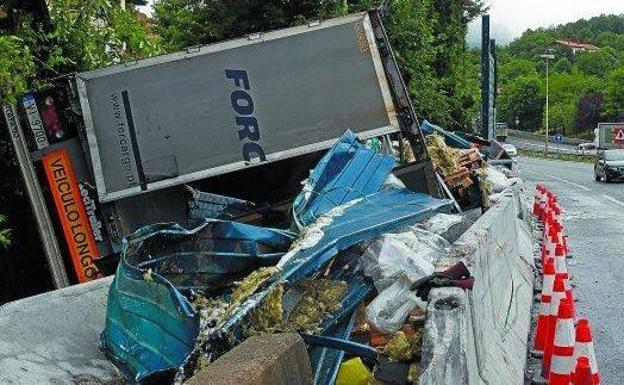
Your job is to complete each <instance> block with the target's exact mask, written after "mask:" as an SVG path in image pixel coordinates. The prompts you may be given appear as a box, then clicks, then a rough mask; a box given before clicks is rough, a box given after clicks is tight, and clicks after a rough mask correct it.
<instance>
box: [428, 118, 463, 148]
mask: <svg viewBox="0 0 624 385" xmlns="http://www.w3.org/2000/svg"><path fill="white" fill-rule="evenodd" d="M420 129H421V130H422V132H423V133H424V134H425V135H431V134H433V133H438V134H440V135H442V136H443V137H444V141H445V142H446V144H447V145H449V146H451V147H455V148H462V149H470V148H472V143H471V142H469V141H467V140H466V139H464V138H462V137H461V136H459V135H457V134H455V133H453V132H450V131H446V130H445V129H443V128H442V127H440V126H438V125H435V124H432V123H430V122H429V121H427V120H425V121H423V122H422V123H421V125H420Z"/></svg>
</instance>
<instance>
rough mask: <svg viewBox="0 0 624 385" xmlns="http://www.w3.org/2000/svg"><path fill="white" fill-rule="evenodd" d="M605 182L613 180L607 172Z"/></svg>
mask: <svg viewBox="0 0 624 385" xmlns="http://www.w3.org/2000/svg"><path fill="white" fill-rule="evenodd" d="M605 182H607V183H609V182H611V177H609V175H607V174H606V173H605Z"/></svg>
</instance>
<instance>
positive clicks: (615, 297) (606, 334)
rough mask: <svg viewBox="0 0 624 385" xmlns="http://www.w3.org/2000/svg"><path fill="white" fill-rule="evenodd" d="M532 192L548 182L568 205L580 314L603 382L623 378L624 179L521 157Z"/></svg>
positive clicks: (588, 167) (566, 212)
mask: <svg viewBox="0 0 624 385" xmlns="http://www.w3.org/2000/svg"><path fill="white" fill-rule="evenodd" d="M519 167H520V174H521V176H522V177H523V178H524V179H525V180H526V181H527V185H528V187H529V189H530V191H531V192H533V191H534V185H535V184H536V183H541V184H544V185H545V186H546V187H548V188H549V189H550V190H552V191H553V192H555V193H556V194H557V196H558V199H559V202H560V204H561V205H562V207H563V210H564V211H563V214H562V218H563V222H564V229H565V231H566V232H567V234H568V235H569V237H570V248H571V253H572V254H573V255H574V258H573V259H572V260H569V269H570V271H571V274H572V276H573V277H572V284H573V285H575V286H576V288H575V295H576V298H577V301H578V302H577V303H576V310H577V317H587V318H588V319H589V321H590V323H591V325H592V328H593V337H594V345H595V349H596V356H597V359H598V367H599V369H600V372H601V375H602V378H603V380H602V381H601V383H602V384H621V383H622V378H624V183H609V184H606V183H603V182H596V181H594V174H593V165H591V164H587V163H576V162H560V161H552V160H543V159H535V158H522V157H521V158H519Z"/></svg>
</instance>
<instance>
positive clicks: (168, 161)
mask: <svg viewBox="0 0 624 385" xmlns="http://www.w3.org/2000/svg"><path fill="white" fill-rule="evenodd" d="M55 85H56V87H54V88H53V89H50V90H46V91H43V92H38V93H32V94H28V95H26V96H24V98H22V99H21V100H20V103H18V105H16V106H5V107H4V108H3V112H4V118H5V121H6V123H7V126H8V127H9V129H10V131H11V134H12V135H11V137H12V138H13V144H14V146H15V149H16V152H17V153H18V154H21V157H20V162H21V163H22V173H23V175H24V178H25V180H26V182H27V186H28V188H29V196H30V198H31V201H32V204H33V207H34V208H35V213H36V215H37V218H38V221H39V223H40V224H42V225H41V226H40V227H41V229H42V230H41V231H42V237H43V238H44V239H45V240H46V242H45V244H46V253H47V257H48V261H49V262H50V266H52V270H55V271H53V273H54V274H56V276H60V277H62V276H63V274H64V272H61V273H59V271H58V270H59V269H60V268H62V266H63V263H64V264H67V265H70V264H71V265H73V269H74V270H75V277H76V278H77V280H78V281H87V280H90V279H93V278H96V277H98V276H102V275H105V274H107V273H109V272H112V269H111V266H114V265H115V263H116V259H115V258H114V256H115V255H117V254H118V253H119V251H120V250H121V240H122V238H123V237H124V236H126V235H128V234H130V233H132V232H134V231H135V230H137V229H138V228H140V227H142V226H144V225H146V224H150V223H156V222H170V221H172V222H177V223H180V224H181V225H183V226H184V225H187V224H188V223H189V221H190V220H191V218H190V217H191V216H192V215H191V214H189V213H190V212H192V207H190V206H192V204H189V203H188V201H189V199H190V200H192V196H191V197H189V194H191V193H190V192H189V191H191V192H193V191H195V192H196V191H198V190H203V191H209V192H211V193H214V194H221V195H227V196H230V197H233V198H237V199H240V200H241V202H243V201H252V202H256V205H255V206H254V208H253V210H251V212H250V211H247V212H246V213H245V217H244V218H242V219H241V218H239V219H241V220H243V221H247V222H256V223H259V224H263V225H275V224H277V223H280V221H281V222H284V221H285V218H286V216H287V215H288V209H289V207H290V203H291V202H292V198H293V197H294V196H295V195H296V194H297V192H298V191H299V188H300V181H301V180H304V179H305V178H306V177H307V175H308V174H309V172H310V168H311V167H313V166H314V165H315V164H316V162H317V161H318V160H319V159H320V158H321V156H322V155H323V152H324V150H326V149H327V148H329V147H330V146H331V145H332V143H334V141H335V140H336V139H337V138H339V137H340V136H341V135H342V133H343V132H345V130H347V129H350V130H352V131H353V132H355V133H356V134H357V135H358V136H359V137H360V138H362V139H367V138H372V137H379V136H390V137H391V139H393V140H399V141H402V140H403V139H407V140H409V143H410V145H411V147H412V148H411V150H412V151H413V154H414V155H415V162H413V163H412V164H408V165H404V166H401V169H400V170H397V171H395V174H396V175H398V176H399V177H400V178H401V179H402V180H403V182H404V183H405V184H406V185H407V186H408V187H409V188H411V189H412V190H415V191H421V192H427V193H429V194H432V195H434V196H440V187H439V185H438V182H437V181H436V177H435V173H434V170H433V167H432V165H431V163H430V161H429V159H428V156H427V153H426V148H425V146H424V140H423V136H422V134H421V132H420V130H419V128H418V121H417V119H416V116H415V114H414V111H413V107H412V105H411V103H410V100H409V96H408V94H407V91H406V88H405V85H404V83H403V81H402V79H401V76H400V73H399V69H398V66H397V63H396V61H395V59H394V56H393V53H392V50H391V47H390V44H389V42H388V38H387V36H386V33H385V31H384V27H383V25H382V21H381V17H380V14H379V12H378V11H376V10H373V11H370V12H365V13H358V14H353V15H349V16H345V17H341V18H336V19H331V20H326V21H322V22H316V23H311V24H308V25H303V26H298V27H293V28H288V29H283V30H279V31H275V32H268V33H258V34H254V35H250V36H248V37H245V38H242V39H237V40H232V41H226V42H222V43H218V44H213V45H207V46H201V47H193V48H188V49H186V50H184V51H180V52H176V53H172V54H169V55H165V56H159V57H154V58H148V59H143V60H139V61H136V62H130V63H124V64H120V65H117V66H113V67H109V68H103V69H98V70H95V71H91V72H86V73H80V74H76V75H71V76H67V77H64V78H62V79H57V80H56V83H55ZM189 187H190V188H189ZM68 201H71V208H72V210H70V211H71V212H72V213H74V214H71V215H69V214H68V210H67V207H68V206H67V204H66V202H68ZM204 203H206V202H204ZM213 203H214V202H208V203H206V204H213ZM45 228H48V229H49V228H52V229H57V230H56V231H55V232H54V234H53V235H54V236H51V235H50V234H49V231H48V233H44V229H45ZM76 229H79V230H80V234H81V235H80V236H79V237H78V239H76ZM59 245H60V247H59ZM60 250H62V251H60ZM65 254H66V255H65ZM69 276H70V279H69V281H73V280H74V279H72V275H71V274H70V275H69ZM55 282H56V283H57V286H64V285H65V284H66V283H67V282H68V280H67V279H65V280H63V279H60V278H59V279H58V280H55Z"/></svg>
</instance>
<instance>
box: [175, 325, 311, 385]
mask: <svg viewBox="0 0 624 385" xmlns="http://www.w3.org/2000/svg"><path fill="white" fill-rule="evenodd" d="M312 383H313V377H312V366H311V365H310V358H309V357H308V352H307V350H306V347H305V344H304V343H303V339H302V338H301V336H299V334H296V333H295V334H263V335H257V336H253V337H250V338H249V339H247V340H245V341H244V342H243V343H241V344H240V345H238V346H236V347H235V348H234V349H232V350H230V351H229V352H227V353H226V354H224V355H223V356H221V357H219V359H217V360H216V361H215V362H213V363H211V364H209V365H207V366H205V367H203V368H201V369H200V370H199V371H198V372H197V373H196V374H195V375H194V376H193V377H192V378H190V379H189V380H188V381H187V382H185V385H312Z"/></svg>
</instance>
